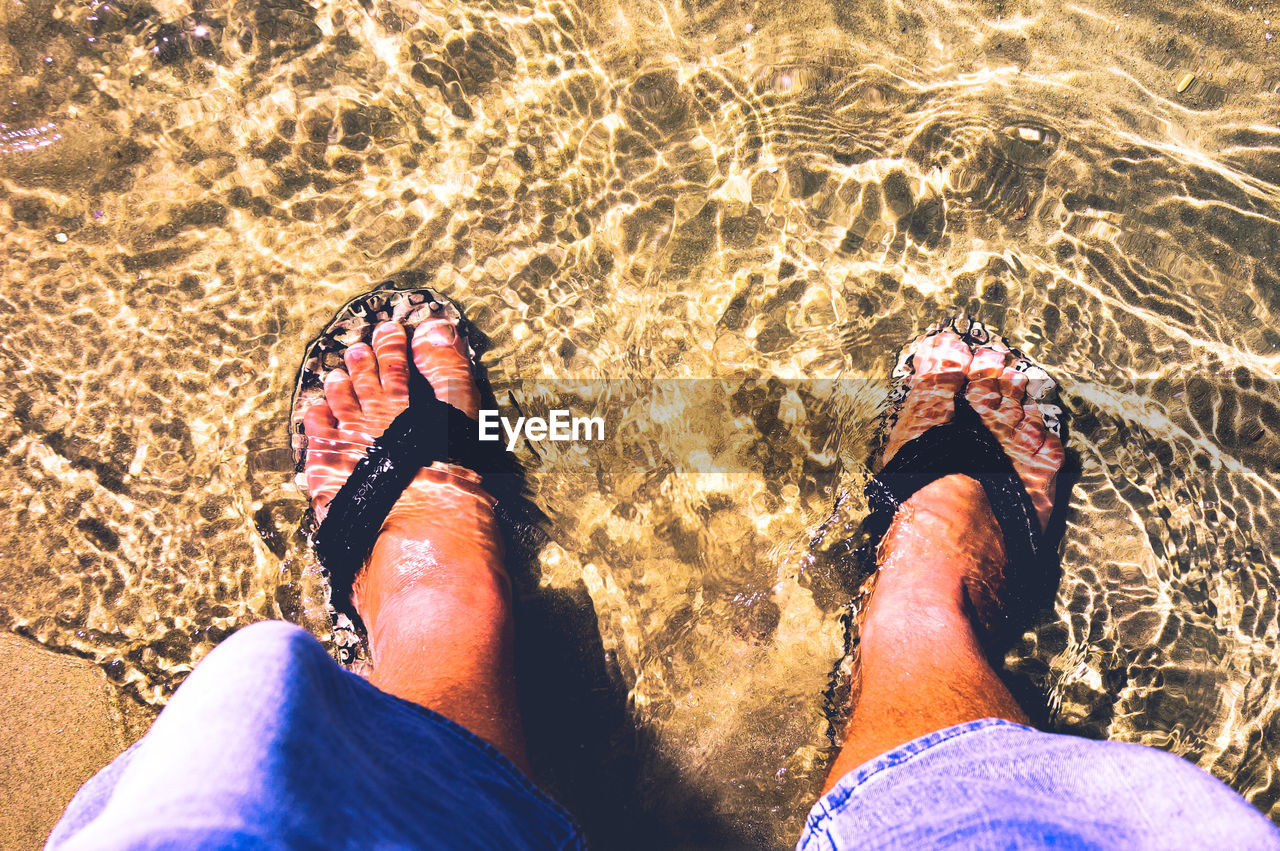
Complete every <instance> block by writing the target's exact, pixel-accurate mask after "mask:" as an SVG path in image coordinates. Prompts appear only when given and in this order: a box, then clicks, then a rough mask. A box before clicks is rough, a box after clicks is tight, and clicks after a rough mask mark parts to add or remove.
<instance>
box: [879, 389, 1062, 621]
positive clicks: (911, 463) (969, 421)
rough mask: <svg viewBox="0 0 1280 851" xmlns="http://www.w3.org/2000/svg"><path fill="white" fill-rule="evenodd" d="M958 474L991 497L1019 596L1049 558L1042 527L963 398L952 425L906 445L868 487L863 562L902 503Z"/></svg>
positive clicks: (1014, 473)
mask: <svg viewBox="0 0 1280 851" xmlns="http://www.w3.org/2000/svg"><path fill="white" fill-rule="evenodd" d="M953 474H962V475H966V476H970V477H972V478H973V479H976V480H977V481H978V482H979V484H981V485H982V489H983V491H985V492H986V495H987V502H988V503H990V505H991V512H992V514H994V515H995V518H996V522H997V523H998V524H999V526H1000V533H1001V535H1002V536H1003V538H1004V549H1005V556H1006V558H1007V559H1008V567H1007V568H1006V573H1007V577H1008V581H1009V583H1010V591H1011V592H1013V595H1014V596H1015V597H1016V596H1018V595H1019V594H1020V592H1021V591H1022V590H1024V589H1025V584H1026V583H1027V582H1029V581H1031V580H1032V579H1033V577H1034V576H1035V575H1036V568H1037V567H1038V566H1040V565H1041V564H1042V562H1043V559H1044V540H1043V535H1042V534H1041V531H1040V523H1039V520H1038V518H1037V516H1036V510H1035V506H1034V505H1032V503H1031V497H1030V496H1029V495H1028V494H1027V490H1026V488H1025V487H1024V486H1023V484H1022V479H1021V477H1020V476H1019V475H1018V473H1017V471H1016V470H1015V469H1014V468H1013V462H1011V461H1010V460H1009V456H1007V455H1006V454H1005V452H1004V450H1003V449H1001V447H1000V444H999V443H998V442H996V439H995V437H994V436H993V435H992V434H991V432H990V431H988V430H987V427H986V426H984V425H983V424H982V419H981V418H980V417H979V416H978V414H977V412H976V411H974V410H973V408H972V407H971V406H970V405H969V403H968V402H967V401H966V400H965V399H964V398H963V397H957V399H956V414H955V417H954V419H952V420H951V422H949V423H945V424H943V425H938V426H934V427H933V428H931V429H929V430H928V431H926V432H925V433H924V434H922V435H920V436H919V437H917V438H915V439H914V440H911V441H909V442H907V443H906V444H905V445H904V446H903V447H902V448H901V449H899V450H898V452H897V453H896V454H895V455H894V456H893V458H892V459H890V461H889V463H888V464H886V465H885V466H884V469H882V470H881V471H880V472H879V473H877V474H876V475H875V477H873V478H872V479H871V481H869V482H868V483H867V486H866V491H865V492H866V495H867V500H868V502H869V504H870V507H871V514H870V515H869V516H868V517H867V519H866V520H865V521H864V523H863V529H864V531H865V532H866V533H867V538H866V539H864V540H865V541H866V543H864V544H863V546H862V547H860V548H859V549H860V551H861V552H860V556H861V558H862V559H863V560H864V562H866V561H867V560H870V561H871V562H872V563H873V562H874V559H875V551H876V548H877V547H878V546H879V543H880V539H881V538H883V537H884V534H885V532H886V531H888V528H889V524H890V522H891V521H892V520H893V515H894V514H895V513H896V512H897V510H898V508H899V507H900V506H901V505H902V503H904V502H906V501H907V499H909V498H910V497H911V496H912V494H914V493H915V492H916V491H918V490H920V489H921V488H923V487H924V486H925V485H928V484H930V483H932V482H935V481H937V480H938V479H941V478H942V477H944V476H950V475H953Z"/></svg>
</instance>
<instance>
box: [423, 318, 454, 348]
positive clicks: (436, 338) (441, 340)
mask: <svg viewBox="0 0 1280 851" xmlns="http://www.w3.org/2000/svg"><path fill="white" fill-rule="evenodd" d="M426 336H427V341H428V342H429V343H431V345H433V346H452V345H453V341H454V340H456V339H458V335H457V333H455V332H454V330H453V326H452V325H450V324H449V323H447V322H441V323H440V324H439V325H435V326H433V327H431V328H428V329H427V333H426Z"/></svg>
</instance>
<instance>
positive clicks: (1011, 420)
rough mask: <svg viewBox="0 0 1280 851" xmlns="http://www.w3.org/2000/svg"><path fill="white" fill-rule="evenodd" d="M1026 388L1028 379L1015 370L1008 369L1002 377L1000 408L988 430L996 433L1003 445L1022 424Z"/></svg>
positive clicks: (988, 425) (1000, 383)
mask: <svg viewBox="0 0 1280 851" xmlns="http://www.w3.org/2000/svg"><path fill="white" fill-rule="evenodd" d="M1026 386H1027V377H1026V376H1025V375H1023V374H1022V373H1020V372H1018V371H1017V370H1015V369H1013V368H1006V369H1005V371H1004V373H1003V374H1001V376H1000V382H999V387H1000V406H999V408H997V409H996V411H995V416H994V421H993V422H989V423H988V424H987V428H990V429H993V430H994V431H996V436H997V437H998V438H999V439H1000V442H1001V443H1005V442H1007V441H1010V440H1012V439H1013V433H1014V430H1015V429H1017V427H1018V424H1019V423H1021V422H1022V415H1023V404H1022V403H1023V400H1024V399H1025V398H1026V393H1025V389H1026Z"/></svg>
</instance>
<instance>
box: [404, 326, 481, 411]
mask: <svg viewBox="0 0 1280 851" xmlns="http://www.w3.org/2000/svg"><path fill="white" fill-rule="evenodd" d="M413 363H414V366H416V367H417V368H418V371H419V372H421V373H422V375H423V376H424V377H425V378H426V379H427V381H428V382H430V384H431V389H432V390H434V391H435V394H436V396H437V397H438V398H439V399H440V400H441V401H443V402H446V403H448V404H450V405H453V406H454V407H455V408H457V409H458V410H460V411H462V412H463V413H465V414H466V415H467V416H469V417H471V418H472V419H476V418H477V417H478V416H479V415H480V391H479V389H478V388H477V387H476V383H475V378H474V377H473V376H472V374H471V361H470V359H469V358H468V357H467V339H466V336H465V335H464V334H463V333H462V332H461V329H459V328H458V327H457V326H456V325H454V324H453V323H452V322H450V321H449V320H447V319H430V320H427V321H426V322H423V323H422V324H421V325H419V326H418V328H417V330H416V331H415V332H414V334H413Z"/></svg>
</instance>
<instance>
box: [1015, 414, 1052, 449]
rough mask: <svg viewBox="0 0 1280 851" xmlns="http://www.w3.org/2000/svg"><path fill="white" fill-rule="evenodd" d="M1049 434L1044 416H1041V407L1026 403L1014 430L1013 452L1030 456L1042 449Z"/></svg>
mask: <svg viewBox="0 0 1280 851" xmlns="http://www.w3.org/2000/svg"><path fill="white" fill-rule="evenodd" d="M1047 434H1048V431H1047V430H1046V429H1045V427H1044V418H1043V417H1041V416H1040V409H1039V408H1037V407H1036V406H1035V405H1024V406H1023V408H1022V420H1021V422H1019V423H1018V427H1017V428H1016V429H1014V432H1013V452H1014V453H1016V454H1018V455H1021V456H1022V457H1024V458H1030V457H1031V456H1032V455H1035V454H1036V453H1037V452H1039V451H1040V447H1041V446H1043V445H1044V439H1045V436H1046V435H1047Z"/></svg>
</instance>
